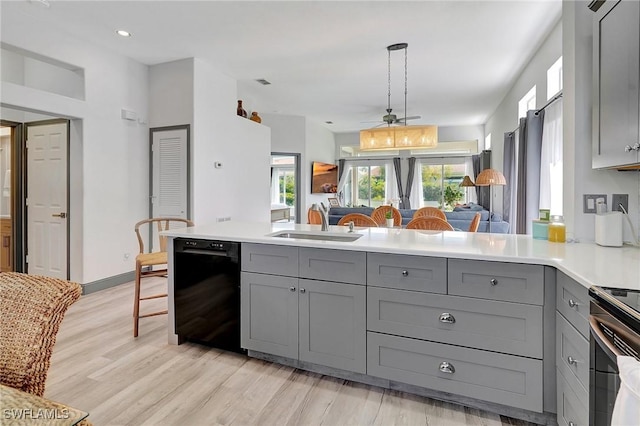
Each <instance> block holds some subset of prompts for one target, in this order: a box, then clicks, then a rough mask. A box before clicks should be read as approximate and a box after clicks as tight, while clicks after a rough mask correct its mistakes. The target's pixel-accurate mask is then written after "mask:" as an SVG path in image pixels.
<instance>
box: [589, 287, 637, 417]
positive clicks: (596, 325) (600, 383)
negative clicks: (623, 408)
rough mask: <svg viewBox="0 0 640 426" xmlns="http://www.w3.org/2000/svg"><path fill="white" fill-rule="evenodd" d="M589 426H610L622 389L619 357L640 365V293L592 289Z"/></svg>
mask: <svg viewBox="0 0 640 426" xmlns="http://www.w3.org/2000/svg"><path fill="white" fill-rule="evenodd" d="M589 295H591V297H592V298H593V300H592V301H591V306H590V316H589V328H590V343H589V345H590V356H589V367H590V368H589V373H590V377H589V424H590V425H591V426H609V425H611V415H612V414H613V407H614V403H615V400H616V396H617V393H618V389H619V388H620V377H619V374H618V365H617V357H618V356H621V355H622V356H632V357H635V358H636V359H637V360H639V361H640V291H634V290H620V289H613V288H603V287H595V286H594V287H591V288H590V289H589Z"/></svg>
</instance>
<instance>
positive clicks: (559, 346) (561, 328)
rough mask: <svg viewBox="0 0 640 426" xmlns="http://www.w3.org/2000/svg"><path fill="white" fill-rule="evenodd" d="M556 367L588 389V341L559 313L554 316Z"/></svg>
mask: <svg viewBox="0 0 640 426" xmlns="http://www.w3.org/2000/svg"><path fill="white" fill-rule="evenodd" d="M556 352H557V357H556V367H557V368H558V370H560V371H561V372H562V374H563V375H564V376H568V375H570V374H572V375H574V376H575V377H576V378H577V379H578V380H579V381H580V383H581V384H582V386H584V388H585V389H587V388H588V387H589V341H588V340H587V339H585V338H584V337H583V336H582V335H581V334H580V333H578V331H577V330H576V329H575V328H573V326H572V325H571V324H569V322H568V321H567V320H566V319H564V317H563V316H562V315H560V314H559V313H557V314H556Z"/></svg>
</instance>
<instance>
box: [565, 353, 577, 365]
mask: <svg viewBox="0 0 640 426" xmlns="http://www.w3.org/2000/svg"><path fill="white" fill-rule="evenodd" d="M567 362H568V363H569V365H572V364H573V365H577V364H578V360H577V359H575V358H574V357H572V356H571V355H569V357H567Z"/></svg>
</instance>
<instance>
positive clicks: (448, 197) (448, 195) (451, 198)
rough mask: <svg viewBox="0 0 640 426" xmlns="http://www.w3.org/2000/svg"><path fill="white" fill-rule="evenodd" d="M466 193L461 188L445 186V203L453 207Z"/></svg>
mask: <svg viewBox="0 0 640 426" xmlns="http://www.w3.org/2000/svg"><path fill="white" fill-rule="evenodd" d="M463 195H464V193H463V192H462V190H461V189H460V188H457V187H455V186H452V185H448V186H446V187H445V188H444V203H445V205H446V206H448V207H449V208H451V209H453V208H454V207H455V205H456V202H457V201H458V200H461V199H462V196H463Z"/></svg>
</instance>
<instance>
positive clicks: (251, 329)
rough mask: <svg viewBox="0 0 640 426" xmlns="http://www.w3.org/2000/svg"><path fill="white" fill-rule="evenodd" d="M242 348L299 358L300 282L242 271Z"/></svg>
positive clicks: (293, 279)
mask: <svg viewBox="0 0 640 426" xmlns="http://www.w3.org/2000/svg"><path fill="white" fill-rule="evenodd" d="M241 305H242V307H241V324H240V325H241V329H240V344H241V345H242V347H243V348H246V349H251V350H255V351H260V352H265V353H269V354H273V355H280V356H284V357H287V358H298V279H297V278H291V277H281V276H277V275H265V274H255V273H250V272H243V273H242V276H241Z"/></svg>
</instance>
